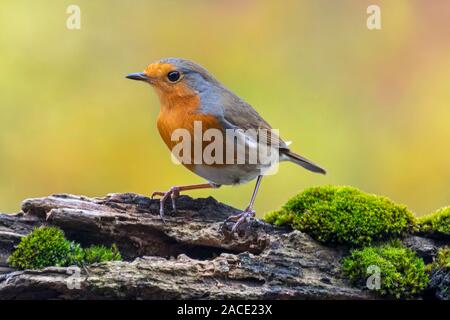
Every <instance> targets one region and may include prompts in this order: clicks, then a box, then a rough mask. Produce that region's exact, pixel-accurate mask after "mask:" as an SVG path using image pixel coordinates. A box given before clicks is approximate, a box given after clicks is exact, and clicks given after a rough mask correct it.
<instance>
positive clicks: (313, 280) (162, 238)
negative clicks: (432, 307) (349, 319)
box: [0, 194, 375, 299]
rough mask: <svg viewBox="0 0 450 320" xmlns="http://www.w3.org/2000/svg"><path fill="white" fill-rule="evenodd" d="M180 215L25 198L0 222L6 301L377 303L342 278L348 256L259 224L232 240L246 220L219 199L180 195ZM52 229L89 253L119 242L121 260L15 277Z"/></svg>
mask: <svg viewBox="0 0 450 320" xmlns="http://www.w3.org/2000/svg"><path fill="white" fill-rule="evenodd" d="M177 205H178V212H177V213H176V214H174V213H173V212H172V213H171V208H170V206H167V208H166V209H167V212H168V214H167V217H166V223H163V221H162V220H161V218H160V217H159V214H158V211H159V201H158V200H152V199H150V198H147V197H144V196H140V195H136V194H111V195H108V196H106V197H103V198H86V197H80V196H74V195H64V194H61V195H53V196H50V197H45V198H37V199H28V200H26V201H24V203H23V205H22V212H21V213H19V214H16V215H0V298H1V299H43V298H52V299H372V298H374V297H375V296H374V295H373V294H372V292H370V291H367V290H360V289H357V288H354V287H352V286H350V285H349V284H348V283H347V281H346V280H345V278H344V277H343V276H342V275H341V272H340V260H341V258H342V256H343V254H344V250H340V249H338V248H329V247H326V246H323V245H321V244H320V243H318V242H316V241H315V240H313V239H312V238H310V237H309V236H308V235H306V234H304V233H302V232H299V231H296V230H291V229H283V228H277V227H273V226H271V225H267V224H263V223H258V222H253V223H251V224H250V227H249V229H247V230H248V231H247V232H246V234H243V233H244V232H241V236H240V237H237V236H236V235H234V236H233V237H230V235H229V234H228V232H227V231H229V230H230V227H231V223H230V224H227V225H225V227H224V229H223V230H224V232H221V226H222V224H223V222H224V220H225V219H226V218H227V217H228V216H229V215H232V214H236V213H238V212H239V211H238V210H237V209H234V208H232V207H229V206H227V205H224V204H222V203H219V202H217V201H216V200H214V199H213V198H206V199H192V198H190V197H187V196H181V197H180V198H179V199H178V200H177ZM41 225H53V226H57V227H59V228H61V229H62V230H63V231H64V232H65V234H66V237H67V238H68V239H71V240H75V241H78V242H80V243H81V244H82V245H84V246H87V245H91V244H105V245H111V244H113V243H115V244H116V245H117V246H118V248H119V250H120V252H121V253H122V255H123V257H124V261H114V262H104V263H99V264H94V265H90V266H88V267H86V268H82V269H81V270H80V273H79V274H78V273H77V270H76V269H74V268H73V267H67V268H56V267H49V268H46V269H43V270H26V271H17V270H12V269H10V268H9V267H8V266H7V264H6V259H7V257H8V256H9V254H10V253H11V251H12V250H13V248H14V245H15V244H17V243H18V241H19V240H20V238H21V237H22V236H24V235H26V234H27V233H29V232H30V231H31V230H32V229H33V228H34V227H37V226H41Z"/></svg>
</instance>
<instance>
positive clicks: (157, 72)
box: [126, 58, 220, 98]
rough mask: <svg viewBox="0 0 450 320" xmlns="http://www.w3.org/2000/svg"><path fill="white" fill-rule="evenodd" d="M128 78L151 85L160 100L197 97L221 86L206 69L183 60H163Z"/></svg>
mask: <svg viewBox="0 0 450 320" xmlns="http://www.w3.org/2000/svg"><path fill="white" fill-rule="evenodd" d="M126 78H128V79H132V80H138V81H144V82H147V83H149V84H150V85H151V86H153V88H154V89H155V90H156V92H157V93H158V95H159V96H160V98H165V97H167V96H177V97H186V96H192V95H197V94H198V93H199V92H201V91H205V90H208V89H209V88H211V87H214V86H218V85H220V84H219V82H218V81H217V80H216V79H215V78H214V77H213V76H212V75H211V74H210V73H209V72H208V71H207V70H206V69H204V68H203V67H201V66H200V65H198V64H196V63H194V62H192V61H189V60H186V59H181V58H166V59H161V60H159V61H157V62H154V63H152V64H150V65H148V66H147V67H146V68H145V70H144V71H143V72H137V73H131V74H129V75H127V76H126Z"/></svg>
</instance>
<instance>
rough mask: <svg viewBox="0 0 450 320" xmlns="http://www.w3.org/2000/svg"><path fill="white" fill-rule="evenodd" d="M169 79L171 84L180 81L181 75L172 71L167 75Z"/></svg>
mask: <svg viewBox="0 0 450 320" xmlns="http://www.w3.org/2000/svg"><path fill="white" fill-rule="evenodd" d="M167 79H169V81H170V82H177V81H178V79H180V73H179V72H178V71H170V72H169V73H168V74H167Z"/></svg>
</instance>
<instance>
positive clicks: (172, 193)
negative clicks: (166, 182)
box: [151, 187, 180, 223]
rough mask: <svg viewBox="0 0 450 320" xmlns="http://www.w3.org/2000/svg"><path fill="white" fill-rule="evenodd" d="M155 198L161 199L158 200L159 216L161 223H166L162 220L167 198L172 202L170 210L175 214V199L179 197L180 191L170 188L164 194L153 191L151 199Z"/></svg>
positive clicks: (176, 188) (177, 188)
mask: <svg viewBox="0 0 450 320" xmlns="http://www.w3.org/2000/svg"><path fill="white" fill-rule="evenodd" d="M155 196H161V199H159V215H160V217H161V219H162V221H163V222H164V223H166V220H165V219H164V216H165V215H164V204H165V202H166V200H167V198H169V197H170V199H171V202H172V209H173V211H174V213H177V206H176V199H177V198H178V197H179V196H180V189H179V187H172V188H170V189H169V190H168V191H166V192H161V191H155V192H153V193H152V196H151V198H152V199H154V197H155Z"/></svg>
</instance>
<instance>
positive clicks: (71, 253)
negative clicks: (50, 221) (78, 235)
mask: <svg viewBox="0 0 450 320" xmlns="http://www.w3.org/2000/svg"><path fill="white" fill-rule="evenodd" d="M108 260H121V256H120V253H119V251H118V250H117V247H116V246H114V245H113V247H112V248H111V249H109V248H106V247H103V246H94V247H91V248H87V249H83V248H81V246H80V245H79V244H78V243H75V242H73V241H69V240H67V239H66V238H65V237H64V233H63V232H62V231H61V230H60V229H58V228H55V227H40V228H36V229H34V230H33V231H32V232H31V233H30V234H29V235H27V236H25V237H23V238H22V239H21V241H20V243H19V244H18V245H17V248H16V249H15V250H14V252H13V253H12V254H11V255H10V256H9V258H8V263H9V265H11V266H12V267H15V268H18V269H41V268H44V267H49V266H59V267H62V266H69V265H80V266H81V265H85V264H90V263H94V262H101V261H108Z"/></svg>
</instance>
